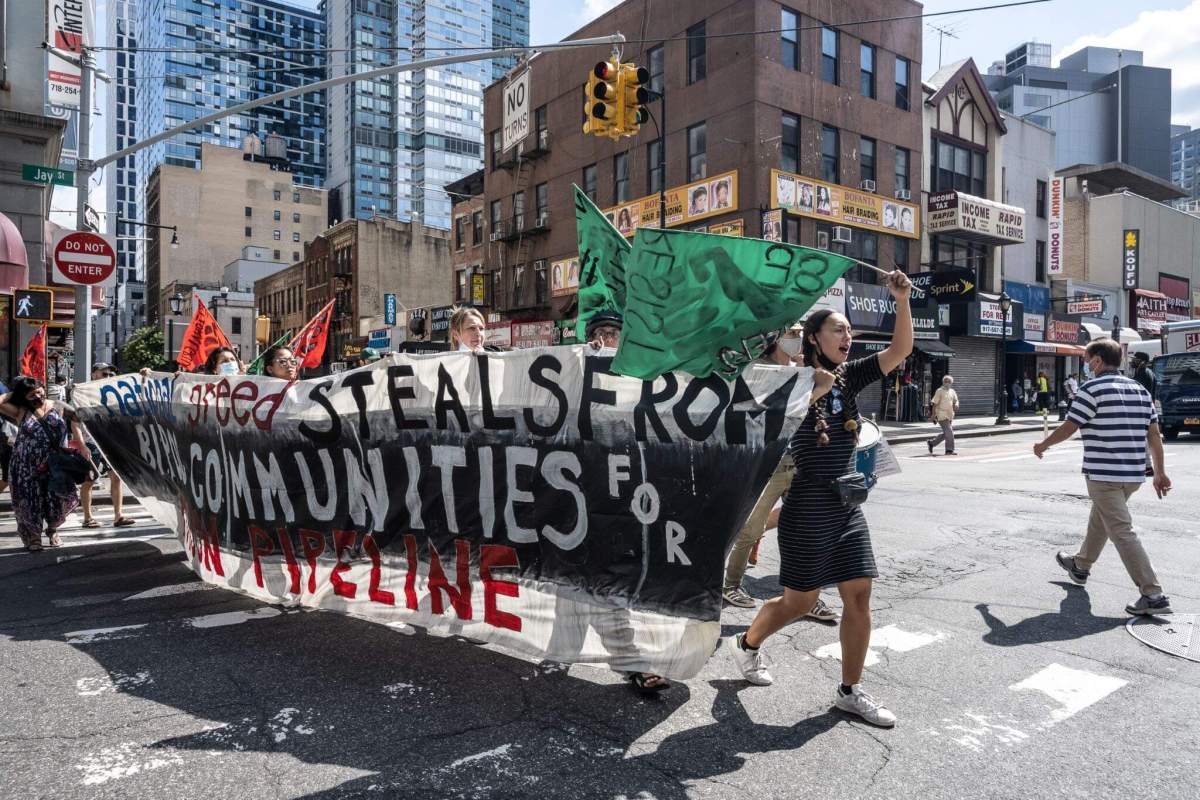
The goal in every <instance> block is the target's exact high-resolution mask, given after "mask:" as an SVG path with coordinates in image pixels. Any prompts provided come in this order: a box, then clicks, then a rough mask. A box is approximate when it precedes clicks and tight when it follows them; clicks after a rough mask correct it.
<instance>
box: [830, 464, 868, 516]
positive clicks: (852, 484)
mask: <svg viewBox="0 0 1200 800" xmlns="http://www.w3.org/2000/svg"><path fill="white" fill-rule="evenodd" d="M874 477H875V476H874V475H871V476H868V475H864V474H863V473H861V472H851V473H850V474H849V475H842V476H840V477H838V478H834V479H833V480H832V481H830V482H829V484H830V486H831V487H832V488H833V490H834V491H835V492H837V496H838V499H839V500H841V501H842V505H844V506H846V507H847V508H854V507H855V506H861V505H862V504H863V503H865V502H867V495H869V494H870V493H871V487H872V486H874V485H875V481H874Z"/></svg>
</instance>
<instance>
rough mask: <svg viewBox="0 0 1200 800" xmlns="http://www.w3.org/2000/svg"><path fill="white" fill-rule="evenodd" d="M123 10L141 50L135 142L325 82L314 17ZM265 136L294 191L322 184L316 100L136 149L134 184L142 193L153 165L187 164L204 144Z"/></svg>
mask: <svg viewBox="0 0 1200 800" xmlns="http://www.w3.org/2000/svg"><path fill="white" fill-rule="evenodd" d="M126 2H127V3H129V5H130V6H134V5H136V7H137V8H136V12H135V16H136V19H137V28H136V33H137V43H138V47H139V48H141V51H140V52H138V53H136V57H137V71H136V81H135V84H136V91H134V92H133V97H134V98H135V107H136V114H137V118H138V119H137V138H138V139H145V138H146V137H149V136H153V135H154V134H156V133H159V132H161V131H163V130H166V129H168V128H173V127H175V126H176V125H179V124H181V123H183V122H186V121H187V120H189V119H196V118H197V117H201V116H204V115H205V114H209V113H211V112H213V111H216V110H219V109H223V108H228V107H230V106H234V105H237V104H238V103H243V102H246V101H247V100H252V99H254V98H256V97H262V96H264V95H269V94H274V93H275V92H280V91H283V90H284V89H288V88H291V87H293V86H300V85H302V84H305V83H312V82H315V81H319V80H321V79H322V78H323V77H324V70H325V57H326V54H325V52H324V48H325V47H326V43H325V19H324V15H323V14H322V13H321V12H320V11H319V10H314V9H310V8H305V7H302V6H298V5H289V4H287V3H283V2H272V0H205V1H204V2H198V1H197V0H136V2H134V1H133V0H126ZM117 55H118V57H119V56H120V55H121V54H120V53H117ZM121 88H122V87H121V86H120V84H118V86H117V89H118V92H119V91H120V89H121ZM271 133H277V134H279V135H280V136H282V137H283V138H284V140H285V141H286V143H287V162H288V166H289V169H290V170H291V172H292V174H293V175H294V176H295V177H296V181H297V183H299V184H301V185H304V186H322V185H323V184H324V182H325V93H324V92H313V93H309V94H304V95H299V96H297V97H292V98H289V99H287V100H284V101H282V102H279V103H273V104H271V105H267V106H262V107H259V108H256V109H254V110H252V111H250V112H247V113H246V114H240V115H237V116H233V117H227V118H225V119H223V120H219V121H217V122H213V123H210V124H208V125H205V126H204V128H203V129H201V130H195V131H189V132H187V133H183V134H180V135H178V136H175V137H172V138H171V139H170V140H168V141H165V142H161V143H159V144H157V145H154V146H153V147H148V148H146V149H145V150H142V151H139V152H138V154H137V164H136V178H137V179H138V181H139V185H140V186H144V185H145V183H146V181H147V180H149V177H150V174H151V173H152V172H153V171H154V168H155V167H157V166H158V165H159V164H162V163H167V164H175V165H179V166H196V165H197V164H198V163H199V161H200V145H201V144H202V143H204V142H207V143H211V144H219V145H223V146H226V147H241V146H242V144H243V141H244V140H245V138H246V137H247V136H248V135H250V134H256V135H257V136H258V138H259V139H260V140H264V139H265V138H266V136H267V135H268V134H271ZM118 187H119V184H118ZM118 190H119V188H118Z"/></svg>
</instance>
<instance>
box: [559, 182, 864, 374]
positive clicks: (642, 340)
mask: <svg viewBox="0 0 1200 800" xmlns="http://www.w3.org/2000/svg"><path fill="white" fill-rule="evenodd" d="M578 196H579V195H578V193H577V195H576V197H577V198H578ZM584 199H585V200H586V198H584ZM578 208H579V204H578V202H577V203H576V209H578ZM601 220H602V221H603V217H601ZM609 227H610V228H611V227H612V226H609ZM613 233H614V234H615V235H617V236H619V235H620V234H619V233H617V232H616V231H615V230H613ZM580 242H581V244H580V257H581V258H582V257H583V255H584V251H583V244H582V242H583V234H582V232H581V233H580ZM622 265H623V267H624V269H623V270H622V271H621V273H620V274H621V276H622V277H623V278H624V279H625V283H626V284H627V287H628V291H627V292H626V291H622V296H623V298H624V299H625V303H624V310H623V313H624V315H625V324H624V327H623V329H622V332H621V345H620V347H618V348H617V355H616V358H614V359H613V364H612V367H613V371H614V372H617V373H619V374H622V375H630V376H633V377H637V378H641V379H643V380H652V379H654V378H657V377H658V376H659V375H662V374H663V373H665V372H670V371H672V370H682V371H684V372H688V373H690V374H692V375H695V376H697V377H701V378H703V377H707V376H708V375H710V374H712V373H713V372H716V373H717V374H719V375H721V376H722V377H724V378H725V379H726V380H732V379H733V378H736V377H737V376H738V375H740V374H741V372H742V370H743V369H745V367H746V365H748V364H749V363H750V362H751V361H753V360H754V359H755V358H758V357H759V356H760V355H762V353H763V351H764V350H766V348H767V347H768V346H769V345H770V344H771V343H772V342H774V341H775V339H776V338H777V337H778V336H779V334H780V332H781V331H782V330H783V329H785V328H787V327H788V326H790V325H792V324H793V323H794V322H795V321H796V320H798V319H800V317H802V316H803V315H804V313H805V312H806V311H808V310H809V309H810V308H811V307H812V306H813V304H814V303H816V302H817V300H819V299H820V298H821V296H822V295H824V294H825V292H827V291H828V290H829V288H830V287H831V286H832V285H833V284H834V282H835V281H837V279H838V278H840V277H841V276H842V275H843V274H844V273H845V272H846V271H847V270H848V269H850V268H851V267H853V266H854V265H855V262H854V261H853V260H851V259H849V258H845V257H843V256H839V255H836V254H834V253H830V252H828V251H825V250H815V249H813V248H809V247H799V246H797V245H790V244H783V243H780V242H769V241H765V240H763V239H743V238H737V237H733V236H720V235H715V234H706V233H695V232H693V231H671V230H659V229H657V228H641V229H639V230H638V231H637V234H636V235H635V236H634V240H633V252H632V254H631V255H630V256H629V257H628V258H626V259H624V260H623V261H622ZM585 274H586V273H585ZM622 289H623V290H624V289H625V286H622ZM614 294H615V293H614ZM582 297H583V292H582V289H581V291H580V307H581V309H582V306H583V302H582ZM580 318H581V321H582V311H581V314H580Z"/></svg>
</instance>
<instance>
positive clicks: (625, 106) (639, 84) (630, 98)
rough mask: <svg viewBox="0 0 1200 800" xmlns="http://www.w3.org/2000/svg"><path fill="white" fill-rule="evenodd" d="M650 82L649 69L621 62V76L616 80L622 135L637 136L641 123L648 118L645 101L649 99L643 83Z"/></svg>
mask: <svg viewBox="0 0 1200 800" xmlns="http://www.w3.org/2000/svg"><path fill="white" fill-rule="evenodd" d="M649 82H650V70H648V69H646V68H645V67H639V66H637V65H636V64H622V65H621V77H620V80H619V81H618V83H619V85H620V89H621V113H620V114H618V118H619V119H620V120H621V135H622V136H637V134H638V132H639V131H640V130H641V129H642V124H643V123H645V122H648V121H649V119H650V114H649V112H647V111H646V103H648V102H649V101H650V93H649V92H648V91H646V87H645V84H647V83H649Z"/></svg>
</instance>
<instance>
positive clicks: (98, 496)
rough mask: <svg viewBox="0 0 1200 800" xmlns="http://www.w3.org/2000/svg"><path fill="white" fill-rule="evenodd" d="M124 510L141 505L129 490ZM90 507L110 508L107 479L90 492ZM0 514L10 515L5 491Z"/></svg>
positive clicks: (9, 502) (10, 505)
mask: <svg viewBox="0 0 1200 800" xmlns="http://www.w3.org/2000/svg"><path fill="white" fill-rule="evenodd" d="M124 505H125V508H140V507H141V503H139V502H138V499H137V498H136V497H133V496H132V495H130V494H129V490H126V491H125V503H124ZM92 507H93V508H101V507H103V508H111V507H112V496H111V495H110V494H109V493H108V479H107V478H101V479H100V486H99V487H98V488H96V489H93V490H92ZM0 512H3V513H12V495H11V494H9V493H8V492H7V491H6V492H5V493H4V494H2V495H0Z"/></svg>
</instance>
